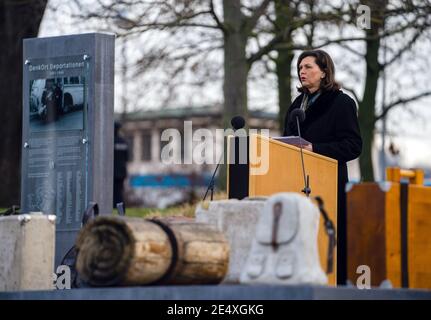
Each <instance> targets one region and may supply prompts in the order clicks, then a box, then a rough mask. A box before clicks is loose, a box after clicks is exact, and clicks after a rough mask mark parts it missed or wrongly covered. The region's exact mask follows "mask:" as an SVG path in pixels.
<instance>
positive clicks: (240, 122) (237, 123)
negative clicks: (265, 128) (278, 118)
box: [202, 116, 245, 201]
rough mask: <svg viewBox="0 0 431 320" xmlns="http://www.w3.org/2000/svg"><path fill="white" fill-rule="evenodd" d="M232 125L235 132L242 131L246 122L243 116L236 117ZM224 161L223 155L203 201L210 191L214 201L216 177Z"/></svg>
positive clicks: (231, 121)
mask: <svg viewBox="0 0 431 320" xmlns="http://www.w3.org/2000/svg"><path fill="white" fill-rule="evenodd" d="M230 124H231V125H232V128H233V129H234V130H238V129H242V128H244V126H245V120H244V118H243V117H241V116H235V117H233V118H232V119H231V120H230ZM222 159H223V155H221V157H220V160H219V161H218V163H217V166H216V168H215V170H214V173H213V175H212V177H211V180H210V183H209V185H208V188H207V191H206V192H205V195H204V198H203V200H202V201H205V199H206V197H207V194H208V191H210V190H211V201H212V200H213V195H214V181H215V175H216V173H217V170H218V167H219V166H220V162H221V161H222Z"/></svg>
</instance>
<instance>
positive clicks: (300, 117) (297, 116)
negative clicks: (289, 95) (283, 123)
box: [290, 109, 311, 197]
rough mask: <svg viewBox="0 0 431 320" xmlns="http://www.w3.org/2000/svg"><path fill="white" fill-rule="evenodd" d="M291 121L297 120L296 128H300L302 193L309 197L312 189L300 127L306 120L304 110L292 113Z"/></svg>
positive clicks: (296, 110)
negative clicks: (306, 169) (307, 172)
mask: <svg viewBox="0 0 431 320" xmlns="http://www.w3.org/2000/svg"><path fill="white" fill-rule="evenodd" d="M290 120H291V121H294V120H296V126H297V128H298V136H299V149H300V151H301V166H302V175H303V176H304V189H302V190H301V191H302V192H303V193H305V195H306V196H307V197H309V196H310V193H311V189H310V177H309V176H308V175H306V174H305V165H304V154H303V152H302V148H303V147H302V137H301V126H300V125H299V124H300V123H301V122H304V120H305V112H304V110H302V109H294V110H293V111H292V112H291V113H290Z"/></svg>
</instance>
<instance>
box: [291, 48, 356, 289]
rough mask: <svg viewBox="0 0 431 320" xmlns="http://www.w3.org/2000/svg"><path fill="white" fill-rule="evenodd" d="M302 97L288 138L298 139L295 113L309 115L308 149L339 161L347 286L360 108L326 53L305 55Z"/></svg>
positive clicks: (341, 266)
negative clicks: (349, 196) (351, 178)
mask: <svg viewBox="0 0 431 320" xmlns="http://www.w3.org/2000/svg"><path fill="white" fill-rule="evenodd" d="M297 72H298V77H299V80H300V83H301V85H300V87H299V88H298V91H299V92H301V94H300V95H299V96H298V97H297V98H296V99H295V100H294V101H293V103H292V105H291V106H290V108H289V110H288V111H287V114H286V118H285V127H284V135H285V136H291V135H295V136H297V135H298V129H297V127H296V125H297V124H296V121H295V120H294V119H292V120H291V119H290V118H291V117H290V113H291V112H292V111H293V110H295V109H298V108H300V109H302V110H303V111H304V112H305V120H304V121H303V122H302V123H301V125H300V126H301V135H302V137H303V138H304V139H306V140H307V141H309V142H310V144H308V145H306V146H304V149H307V150H310V151H313V152H316V153H319V154H321V155H324V156H327V157H330V158H333V159H336V160H338V202H337V207H338V215H337V238H338V241H337V283H338V284H345V283H346V278H347V265H346V256H347V252H346V192H345V185H346V183H347V181H348V174H347V165H346V162H347V161H350V160H353V159H355V158H357V157H359V155H360V154H361V150H362V139H361V134H360V131H359V123H358V116H357V108H356V104H355V102H354V101H353V99H351V98H350V97H349V96H348V95H346V94H345V93H343V92H342V91H341V90H340V85H339V84H338V83H337V82H336V81H335V68H334V63H333V62H332V59H331V57H330V56H329V55H328V54H327V53H326V52H325V51H323V50H312V51H305V52H303V53H301V55H300V56H299V58H298V62H297Z"/></svg>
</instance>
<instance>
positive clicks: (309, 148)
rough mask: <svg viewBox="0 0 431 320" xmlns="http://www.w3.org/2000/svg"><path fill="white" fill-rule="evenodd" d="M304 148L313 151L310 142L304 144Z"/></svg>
mask: <svg viewBox="0 0 431 320" xmlns="http://www.w3.org/2000/svg"><path fill="white" fill-rule="evenodd" d="M304 149H305V150H308V151H311V152H313V144H312V143H310V144H307V145H305V146H304Z"/></svg>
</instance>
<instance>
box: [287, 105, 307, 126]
mask: <svg viewBox="0 0 431 320" xmlns="http://www.w3.org/2000/svg"><path fill="white" fill-rule="evenodd" d="M296 118H298V120H299V122H300V123H301V122H304V120H305V112H304V110H302V109H298V108H297V109H294V110H293V111H292V112H291V113H290V121H296ZM298 129H299V128H298Z"/></svg>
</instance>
